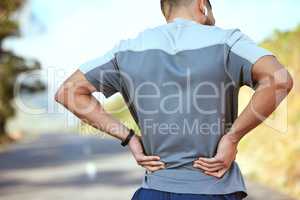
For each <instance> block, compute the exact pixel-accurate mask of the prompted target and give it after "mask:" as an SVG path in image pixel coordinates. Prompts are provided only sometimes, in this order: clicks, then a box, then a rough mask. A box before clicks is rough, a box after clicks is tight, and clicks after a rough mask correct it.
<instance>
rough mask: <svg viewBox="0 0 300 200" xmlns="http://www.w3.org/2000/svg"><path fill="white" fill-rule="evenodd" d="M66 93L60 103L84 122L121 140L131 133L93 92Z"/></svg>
mask: <svg viewBox="0 0 300 200" xmlns="http://www.w3.org/2000/svg"><path fill="white" fill-rule="evenodd" d="M64 94H65V96H64V100H63V101H61V102H60V103H61V104H62V105H64V106H65V107H66V108H67V109H68V110H69V111H71V112H72V113H73V114H74V115H76V116H77V117H78V118H80V119H81V120H83V121H84V122H86V123H88V124H89V125H91V126H93V127H95V128H96V129H99V130H101V131H103V132H106V133H108V134H109V135H111V136H113V137H115V138H118V139H119V140H124V139H125V138H126V136H127V135H128V134H129V131H128V129H127V128H126V127H125V126H124V125H123V124H122V123H121V122H120V121H118V120H116V119H114V118H113V117H112V116H111V115H110V114H108V113H107V112H106V111H105V110H104V109H103V107H102V106H101V104H100V103H99V102H98V100H97V99H96V98H95V97H93V96H92V95H91V94H86V95H83V94H74V93H69V92H65V93H64ZM71 95H72V96H73V97H71Z"/></svg>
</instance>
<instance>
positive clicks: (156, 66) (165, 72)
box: [80, 18, 272, 196]
mask: <svg viewBox="0 0 300 200" xmlns="http://www.w3.org/2000/svg"><path fill="white" fill-rule="evenodd" d="M266 55H272V53H270V52H269V51H267V50H265V49H263V48H260V47H258V46H257V45H256V44H255V43H254V42H253V41H252V40H251V39H249V38H248V37H247V36H246V35H244V34H243V33H242V32H241V31H240V30H238V29H230V30H224V29H221V28H218V27H216V26H205V25H201V24H198V23H196V22H194V21H190V20H186V19H182V18H176V19H175V20H174V21H173V22H171V23H169V24H166V25H162V26H159V27H156V28H152V29H147V30H145V31H144V32H142V33H140V34H139V35H138V36H137V37H136V38H134V39H128V40H123V41H121V42H120V43H119V44H118V45H116V46H115V47H114V48H113V49H112V50H111V51H109V52H108V53H107V54H106V55H104V56H101V57H100V58H98V59H95V60H92V61H90V62H87V63H85V64H83V65H82V66H80V70H81V71H82V72H83V73H84V74H85V76H86V78H87V79H88V80H89V81H90V82H91V83H92V84H93V85H94V86H95V87H96V88H97V90H98V91H100V92H103V93H104V95H105V96H107V97H109V96H111V95H113V94H115V93H117V92H121V94H122V95H123V96H124V97H125V100H126V101H127V103H128V105H129V107H130V111H131V113H132V114H133V116H134V118H135V119H136V121H137V122H138V125H139V127H140V129H141V132H142V142H143V146H144V149H145V153H146V154H147V155H158V156H160V157H161V159H162V161H163V162H165V163H166V166H167V167H166V169H164V170H159V171H157V172H154V173H149V172H147V171H145V177H144V178H143V182H142V187H144V188H151V189H156V190H160V191H167V192H174V193H190V194H228V193H233V192H240V193H241V194H242V195H243V196H246V195H247V193H246V188H245V184H244V180H243V177H242V175H241V172H240V169H239V167H238V165H237V163H236V162H234V163H233V165H232V166H231V168H230V170H229V171H228V172H227V173H226V174H225V176H224V177H223V178H221V179H217V178H215V177H212V176H208V175H205V174H204V173H203V172H202V171H201V170H200V169H196V168H193V166H192V165H193V161H194V160H195V159H197V158H199V157H213V156H214V155H215V153H216V149H217V145H218V142H219V140H220V138H221V137H222V135H224V134H226V132H227V131H228V129H229V128H230V127H231V125H232V124H233V122H234V121H235V119H236V118H237V114H238V93H239V89H240V87H242V86H244V85H247V86H249V87H251V88H253V89H255V87H256V83H255V82H254V81H253V80H252V73H251V68H252V66H253V64H254V63H255V62H257V60H258V59H259V58H261V57H263V56H266Z"/></svg>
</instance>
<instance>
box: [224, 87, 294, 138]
mask: <svg viewBox="0 0 300 200" xmlns="http://www.w3.org/2000/svg"><path fill="white" fill-rule="evenodd" d="M290 89H291V88H290V86H288V87H280V85H279V86H278V85H276V84H275V83H274V82H272V83H271V82H269V83H263V84H261V85H259V87H258V88H257V90H256V92H255V93H254V95H253V97H252V98H251V101H250V102H249V104H248V106H247V107H246V108H245V110H244V111H243V112H242V113H241V114H240V116H239V117H238V118H237V120H236V121H235V122H234V124H233V126H232V129H231V130H230V134H229V135H230V137H231V139H232V141H233V142H235V143H238V142H239V141H240V140H241V139H242V138H243V137H244V136H245V135H246V134H247V133H249V132H250V131H251V130H252V129H254V128H256V127H257V126H258V125H260V124H261V123H262V122H263V121H264V120H265V119H266V118H267V117H269V116H270V115H271V114H272V113H273V112H274V111H275V110H276V108H277V107H278V106H279V104H280V103H281V102H282V101H283V100H284V99H285V98H286V96H287V95H288V93H289V91H290Z"/></svg>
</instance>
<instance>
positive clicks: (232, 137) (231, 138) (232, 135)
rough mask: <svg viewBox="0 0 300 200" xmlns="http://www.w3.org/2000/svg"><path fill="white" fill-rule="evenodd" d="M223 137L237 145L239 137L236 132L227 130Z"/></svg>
mask: <svg viewBox="0 0 300 200" xmlns="http://www.w3.org/2000/svg"><path fill="white" fill-rule="evenodd" d="M225 137H226V138H227V139H228V140H229V141H230V142H231V143H233V144H235V145H238V144H239V142H240V140H241V138H240V137H239V135H238V134H236V133H234V132H229V133H227V134H226V135H225Z"/></svg>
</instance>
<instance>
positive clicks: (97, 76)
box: [79, 44, 121, 97]
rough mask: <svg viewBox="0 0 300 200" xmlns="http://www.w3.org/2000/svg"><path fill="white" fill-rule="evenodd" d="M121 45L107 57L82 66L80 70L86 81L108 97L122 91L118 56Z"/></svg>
mask: <svg viewBox="0 0 300 200" xmlns="http://www.w3.org/2000/svg"><path fill="white" fill-rule="evenodd" d="M119 46H120V44H118V45H116V46H115V47H114V48H113V49H111V50H110V51H108V52H107V53H106V54H105V55H103V56H101V57H99V58H96V59H93V60H91V61H88V62H86V63H84V64H82V65H80V67H79V70H80V71H81V72H82V73H83V74H84V75H85V77H86V79H87V80H88V81H89V82H90V83H91V84H92V85H93V86H94V87H95V88H96V89H97V91H99V92H102V93H103V94H104V95H105V96H106V97H110V96H112V95H113V94H115V93H117V92H119V91H120V90H121V80H120V73H119V70H118V69H119V66H118V62H117V59H116V54H117V53H118V51H119Z"/></svg>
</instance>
